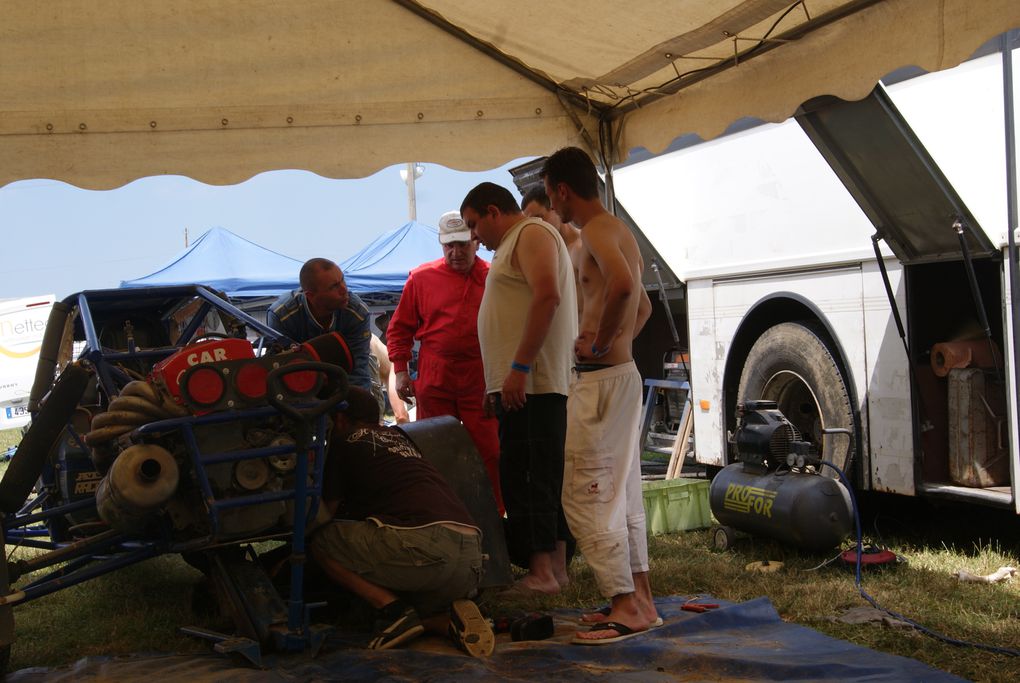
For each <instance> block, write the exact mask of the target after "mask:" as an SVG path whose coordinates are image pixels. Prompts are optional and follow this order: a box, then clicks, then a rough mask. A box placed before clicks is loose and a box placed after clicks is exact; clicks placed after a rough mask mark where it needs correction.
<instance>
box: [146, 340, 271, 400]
mask: <svg viewBox="0 0 1020 683" xmlns="http://www.w3.org/2000/svg"><path fill="white" fill-rule="evenodd" d="M254 357H255V351H254V349H252V347H251V343H250V342H248V341H247V340H245V339H210V340H208V341H204V342H199V343H197V344H191V345H190V346H185V347H184V348H182V349H181V350H180V351H178V352H177V353H175V354H174V355H172V356H170V357H169V358H164V359H163V360H161V361H160V362H159V363H156V365H154V366H153V367H152V373H151V375H150V377H151V378H152V380H153V381H157V382H160V383H162V384H163V385H164V386H165V387H166V388H167V391H169V392H170V395H171V396H173V397H174V401H176V402H177V403H182V402H183V401H182V399H181V375H182V374H184V371H185V370H187V369H188V368H190V367H192V366H195V365H199V364H201V363H215V362H216V361H221V360H245V359H249V358H254Z"/></svg>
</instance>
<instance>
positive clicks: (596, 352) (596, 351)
mask: <svg viewBox="0 0 1020 683" xmlns="http://www.w3.org/2000/svg"><path fill="white" fill-rule="evenodd" d="M607 353H609V347H608V346H607V347H606V348H604V349H600V348H598V347H596V346H595V344H592V345H591V357H592V358H601V357H602V356H604V355H606V354H607Z"/></svg>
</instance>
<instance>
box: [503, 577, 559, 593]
mask: <svg viewBox="0 0 1020 683" xmlns="http://www.w3.org/2000/svg"><path fill="white" fill-rule="evenodd" d="M514 585H515V586H520V587H522V588H523V589H524V590H526V591H532V592H536V593H545V594H547V595H555V594H556V593H559V592H560V584H559V583H558V582H557V581H556V579H554V578H551V577H550V578H548V579H541V578H539V577H537V576H535V575H534V574H526V575H525V576H524V577H523V578H522V579H520V580H519V581H517V582H516V583H514Z"/></svg>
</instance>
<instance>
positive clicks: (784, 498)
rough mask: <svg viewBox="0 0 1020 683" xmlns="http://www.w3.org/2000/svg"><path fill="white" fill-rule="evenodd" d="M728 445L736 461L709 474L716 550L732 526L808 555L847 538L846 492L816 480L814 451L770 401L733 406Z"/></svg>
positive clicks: (727, 542)
mask: <svg viewBox="0 0 1020 683" xmlns="http://www.w3.org/2000/svg"><path fill="white" fill-rule="evenodd" d="M823 431H825V432H826V433H828V432H830V431H834V430H823ZM731 448H732V451H731V453H732V459H733V460H734V461H735V462H733V463H732V464H730V465H727V466H726V467H724V468H723V469H722V470H721V471H720V472H719V473H718V474H716V475H715V478H714V479H713V480H712V487H711V489H710V490H709V502H710V504H711V508H712V514H714V515H715V518H716V519H717V520H719V522H720V525H721V526H719V527H717V528H716V529H715V530H714V532H713V541H714V543H715V546H716V547H717V548H719V549H721V550H725V549H726V548H728V547H729V545H731V544H732V541H733V538H734V533H733V530H734V529H739V530H741V531H746V532H748V533H750V534H756V535H761V536H768V537H770V538H775V539H776V540H779V541H783V542H784V543H789V544H790V545H794V546H798V547H802V548H809V549H813V550H826V549H829V548H832V547H833V546H836V545H839V543H840V542H842V540H843V539H844V538H845V537H846V536H847V534H849V533H850V531H851V529H852V527H853V514H852V507H851V504H850V494H849V492H848V491H847V489H846V488H845V487H844V486H843V485H842V484H841V483H840V482H838V481H837V480H835V479H832V478H829V477H826V476H822V474H821V473H820V469H821V460H820V459H819V458H818V456H817V455H815V454H814V446H813V445H812V444H811V443H809V442H807V441H804V440H802V439H801V435H800V433H799V432H798V431H797V428H796V427H794V426H793V424H792V423H791V422H790V421H789V420H788V419H786V417H785V416H784V415H783V414H782V413H781V412H780V411H779V410H778V408H777V404H776V403H775V402H774V401H747V402H745V403H743V404H741V405H740V406H739V407H738V409H737V429H736V431H735V432H734V434H733V438H732V440H731Z"/></svg>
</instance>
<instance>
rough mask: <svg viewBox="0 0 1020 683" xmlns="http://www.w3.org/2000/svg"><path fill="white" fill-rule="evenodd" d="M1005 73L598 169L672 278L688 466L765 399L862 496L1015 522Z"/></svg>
mask: <svg viewBox="0 0 1020 683" xmlns="http://www.w3.org/2000/svg"><path fill="white" fill-rule="evenodd" d="M1012 54H1013V59H1014V60H1016V58H1017V51H1016V50H1013V53H1012ZM1003 70H1004V68H1003V64H1002V57H1001V55H1000V54H991V55H988V56H985V57H980V58H977V59H974V60H971V61H969V62H966V63H964V64H963V65H961V66H959V67H957V68H955V69H952V70H949V71H944V72H940V73H935V74H927V75H921V76H917V77H914V78H909V79H906V80H902V81H900V82H898V83H896V84H893V85H889V86H888V87H882V86H879V87H878V88H876V90H875V91H874V92H873V93H872V94H871V95H870V96H869V97H868V98H866V99H865V100H862V101H860V102H855V103H847V102H842V101H838V100H835V99H834V98H817V99H816V100H813V101H811V102H808V103H806V104H805V105H804V106H803V107H802V108H801V110H800V112H799V113H798V115H797V116H796V117H795V118H793V119H790V120H788V121H786V122H784V123H782V124H763V125H758V126H753V127H751V128H749V129H746V130H743V131H741V132H737V133H734V134H730V135H728V136H725V137H722V138H719V139H716V140H712V141H710V142H700V143H697V144H692V145H690V146H688V147H686V148H683V149H680V150H678V151H676V152H673V153H671V154H668V155H665V156H661V157H658V158H655V159H651V160H648V161H644V162H641V163H638V164H635V165H632V166H627V167H623V168H620V169H618V170H617V171H616V172H615V185H616V192H617V196H618V197H619V198H620V200H621V202H622V203H623V204H624V205H626V206H627V208H628V210H629V211H630V213H631V214H632V216H633V217H634V219H635V221H636V223H637V224H638V225H639V226H641V229H642V230H643V231H644V233H645V235H646V236H647V237H648V238H649V240H650V241H651V242H652V243H653V244H654V245H655V246H656V247H657V249H658V250H659V252H660V253H661V254H662V256H663V258H664V259H665V261H666V262H667V264H668V265H669V266H670V267H671V268H672V269H673V271H674V272H676V273H677V274H678V276H679V277H680V279H681V280H683V281H684V282H685V284H686V288H687V291H686V296H687V317H688V320H687V323H688V324H687V331H688V335H689V348H690V362H691V386H692V396H693V410H694V433H695V439H696V449H695V450H696V456H695V457H696V459H697V461H698V462H700V463H703V464H705V465H707V466H709V468H718V467H722V466H725V465H726V464H728V463H729V462H731V461H732V460H731V454H730V453H728V448H727V442H728V434H729V433H730V432H731V431H732V430H733V428H734V425H735V411H736V406H737V405H738V403H740V402H743V401H745V400H750V399H758V398H765V399H771V400H775V401H777V402H778V404H779V408H780V409H781V410H782V411H783V413H784V414H785V415H786V416H787V417H788V418H789V419H790V420H791V421H792V422H793V423H794V424H795V425H796V426H797V428H798V429H799V430H800V431H801V432H802V433H803V434H804V436H805V437H806V438H807V440H809V441H812V442H814V443H815V444H816V446H817V447H818V448H819V449H820V450H821V452H822V454H823V456H824V457H825V459H827V460H830V461H832V462H835V463H836V464H838V465H840V466H843V467H845V468H847V469H848V470H849V472H848V474H850V475H851V476H852V478H853V479H854V481H855V483H856V485H857V486H858V488H861V489H871V490H877V491H885V492H892V493H897V494H903V495H910V496H913V495H933V496H946V497H952V498H958V499H967V500H972V501H979V502H982V503H986V504H989V505H995V506H1001V507H1008V508H1012V509H1014V510H1016V511H1017V512H1020V464H1018V463H1020V461H1018V448H1017V432H1018V429H1017V410H1016V387H1015V375H1014V371H1015V365H1014V364H1015V354H1014V349H1015V345H1014V340H1013V337H1012V331H1011V323H1010V317H1011V315H1012V314H1011V305H1012V304H1011V297H1010V282H1009V278H1010V270H1011V269H1010V267H1009V265H1008V264H1009V261H1008V258H1006V257H1007V255H1008V252H1007V249H1008V247H1007V241H1008V240H1007V234H1006V230H1007V228H1006V226H1007V216H1008V213H1007V173H1006V168H1007V165H1006V163H1005V161H1004V160H1005V159H1006V151H1005V150H1006V145H1005V142H1004V140H1005V131H1006V128H1007V125H1008V124H1007V123H1006V122H1005V120H1006V119H1005V116H1004V107H1003V99H1004V95H1003V92H1004V89H1003ZM904 122H906V125H904ZM1014 201H1015V199H1014ZM873 236H875V237H876V239H875V240H873ZM883 266H884V270H885V271H886V273H887V277H883ZM891 301H894V302H895V311H896V312H898V314H899V317H900V319H901V320H902V322H903V327H904V329H905V338H904V339H903V340H901V337H900V335H899V333H898V325H897V319H896V317H895V316H894V315H893V313H894V307H893V305H892V303H891ZM968 354H969V355H968ZM841 429H842V430H843V431H844V432H845V431H847V430H849V434H850V435H849V436H848V435H847V434H845V433H839V431H840V430H841Z"/></svg>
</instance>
